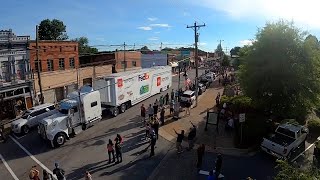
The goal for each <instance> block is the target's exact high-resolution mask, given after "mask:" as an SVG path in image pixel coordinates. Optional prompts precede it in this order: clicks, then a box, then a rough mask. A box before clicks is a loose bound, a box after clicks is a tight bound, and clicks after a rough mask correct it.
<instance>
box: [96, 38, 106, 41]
mask: <svg viewBox="0 0 320 180" xmlns="http://www.w3.org/2000/svg"><path fill="white" fill-rule="evenodd" d="M96 40H97V41H101V42H105V41H106V39H105V38H103V37H97V38H96Z"/></svg>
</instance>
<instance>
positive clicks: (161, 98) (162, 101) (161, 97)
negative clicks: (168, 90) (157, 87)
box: [159, 95, 164, 107]
mask: <svg viewBox="0 0 320 180" xmlns="http://www.w3.org/2000/svg"><path fill="white" fill-rule="evenodd" d="M163 104H164V97H163V96H162V95H161V96H160V99H159V105H160V107H162V106H163Z"/></svg>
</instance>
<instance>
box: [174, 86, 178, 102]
mask: <svg viewBox="0 0 320 180" xmlns="http://www.w3.org/2000/svg"><path fill="white" fill-rule="evenodd" d="M174 97H175V100H178V101H179V91H178V89H177V90H176V93H175V95H174Z"/></svg>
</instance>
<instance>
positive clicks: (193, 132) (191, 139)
mask: <svg viewBox="0 0 320 180" xmlns="http://www.w3.org/2000/svg"><path fill="white" fill-rule="evenodd" d="M190 123H191V125H192V127H191V128H190V132H189V134H188V144H189V148H188V150H191V149H192V148H193V143H194V139H195V138H196V136H197V128H196V126H195V125H194V124H193V123H192V122H191V121H190Z"/></svg>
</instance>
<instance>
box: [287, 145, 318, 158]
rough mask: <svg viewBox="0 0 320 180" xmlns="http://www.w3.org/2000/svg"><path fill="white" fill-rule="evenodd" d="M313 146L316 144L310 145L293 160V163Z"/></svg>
mask: <svg viewBox="0 0 320 180" xmlns="http://www.w3.org/2000/svg"><path fill="white" fill-rule="evenodd" d="M313 145H314V143H312V144H310V146H308V147H307V148H306V149H305V150H304V151H303V152H302V153H300V154H299V155H298V156H297V157H295V158H294V159H292V161H291V162H293V161H295V160H297V159H298V158H299V157H300V156H301V155H302V154H303V153H305V152H306V151H308V150H309V149H310V148H311V147H312V146H313Z"/></svg>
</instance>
